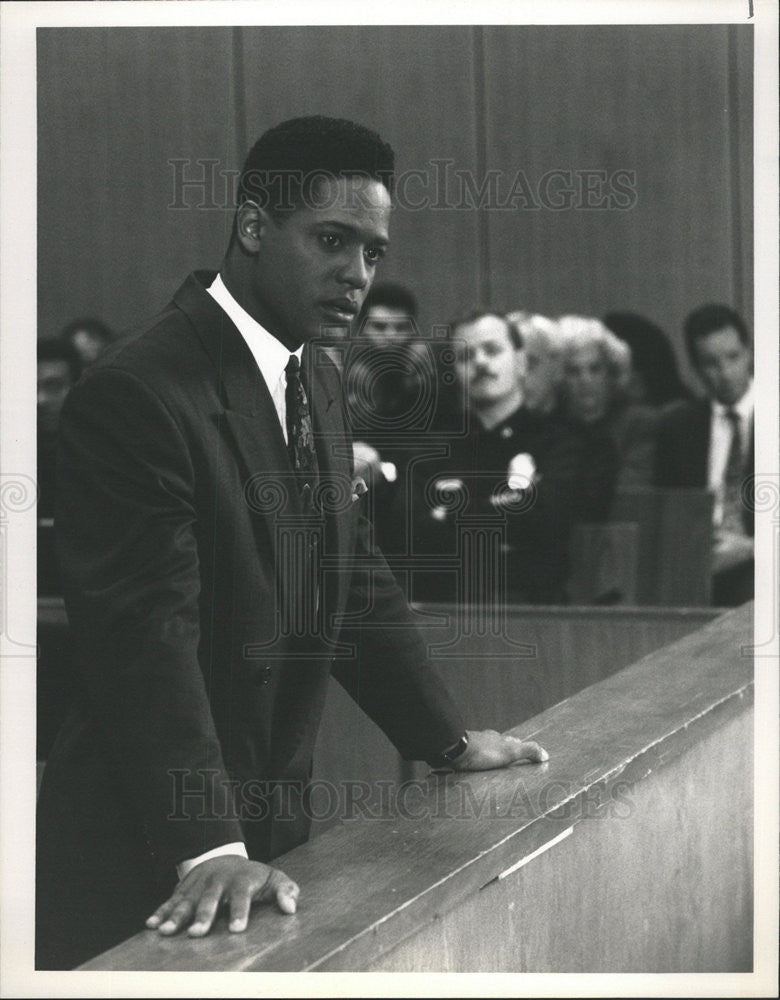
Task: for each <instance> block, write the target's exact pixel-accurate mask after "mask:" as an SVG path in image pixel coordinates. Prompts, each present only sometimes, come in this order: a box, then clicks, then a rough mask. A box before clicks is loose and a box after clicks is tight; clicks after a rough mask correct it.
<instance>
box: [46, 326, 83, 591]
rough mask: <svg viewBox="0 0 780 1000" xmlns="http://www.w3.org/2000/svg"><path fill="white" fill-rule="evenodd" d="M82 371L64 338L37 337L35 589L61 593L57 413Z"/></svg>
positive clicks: (76, 356)
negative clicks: (55, 533)
mask: <svg viewBox="0 0 780 1000" xmlns="http://www.w3.org/2000/svg"><path fill="white" fill-rule="evenodd" d="M80 374H81V361H80V359H79V356H78V353H77V352H76V350H75V348H74V347H73V346H72V345H71V344H69V343H67V342H66V341H63V340H59V339H57V340H39V341H38V435H37V436H38V593H39V594H41V595H43V594H58V593H60V584H59V573H58V572H57V568H56V559H55V553H54V540H53V530H52V529H53V519H54V508H55V504H56V493H57V488H56V474H57V429H58V426H59V421H60V413H61V412H62V407H63V405H64V403H65V399H66V397H67V395H68V393H69V392H70V390H71V388H72V386H74V385H75V384H76V382H77V381H78V378H79V375H80Z"/></svg>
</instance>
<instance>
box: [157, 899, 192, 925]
mask: <svg viewBox="0 0 780 1000" xmlns="http://www.w3.org/2000/svg"><path fill="white" fill-rule="evenodd" d="M192 911H193V904H192V900H191V899H186V898H184V899H180V900H179V901H178V902H177V903H176V905H175V906H174V907H173V909H172V910H171V912H170V913H169V914H168V916H167V917H166V918H165V919H164V921H163V923H161V924H160V926H159V928H158V929H159V931H160V933H161V934H175V933H176V931H178V930H180V929H181V928H182V927H183V926H184V925H185V924H188V923H189V922H190V918H191V917H192Z"/></svg>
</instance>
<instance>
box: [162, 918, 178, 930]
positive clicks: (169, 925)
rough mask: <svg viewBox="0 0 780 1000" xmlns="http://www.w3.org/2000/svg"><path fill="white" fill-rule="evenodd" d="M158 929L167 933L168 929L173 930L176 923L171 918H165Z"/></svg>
mask: <svg viewBox="0 0 780 1000" xmlns="http://www.w3.org/2000/svg"><path fill="white" fill-rule="evenodd" d="M160 930H161V931H164V932H165V933H168V931H175V930H176V924H175V923H174V922H173V921H172V920H166V921H165V923H164V924H162V925H161V926H160Z"/></svg>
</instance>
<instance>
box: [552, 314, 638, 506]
mask: <svg viewBox="0 0 780 1000" xmlns="http://www.w3.org/2000/svg"><path fill="white" fill-rule="evenodd" d="M558 323H559V328H560V331H561V335H562V340H563V371H564V378H563V385H562V390H563V406H564V412H565V414H566V417H567V418H568V419H569V420H570V421H571V422H572V423H573V424H574V425H576V426H578V427H580V428H581V429H588V430H590V431H600V432H605V433H606V434H607V435H608V436H609V437H610V438H611V439H612V441H613V442H614V444H615V446H616V448H617V452H618V457H619V471H618V480H617V487H618V489H627V488H633V487H643V486H650V485H652V481H653V462H654V456H655V430H656V424H657V414H656V412H655V411H654V410H653V409H652V408H651V407H649V406H647V405H644V404H640V403H632V402H631V400H630V397H629V392H628V386H629V380H630V374H631V351H630V349H629V347H628V346H627V345H626V344H624V343H623V342H622V341H621V340H618V338H617V337H615V336H614V334H612V333H610V331H609V330H608V329H607V328H606V327H605V326H604V324H603V323H602V322H601V321H600V320H598V319H591V318H589V317H585V316H563V317H561V319H560V320H559V321H558Z"/></svg>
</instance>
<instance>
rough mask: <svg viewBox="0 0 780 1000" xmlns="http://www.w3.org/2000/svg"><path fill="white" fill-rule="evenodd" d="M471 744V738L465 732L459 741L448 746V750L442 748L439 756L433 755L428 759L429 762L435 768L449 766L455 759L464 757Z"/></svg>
mask: <svg viewBox="0 0 780 1000" xmlns="http://www.w3.org/2000/svg"><path fill="white" fill-rule="evenodd" d="M468 745H469V738H468V735H467V734H466V733H464V734H463V735H462V736H461V738H460V739H459V740H458V742H457V743H453V744H452V746H450V747H447V749H446V750H442V752H441V753H440V754H439V756H438V757H431V758H430V760H428V764H429V765H430V766H431V767H433V768H438V767H448V766H449V765H450V764H452V763H453V761H456V760H457V759H458V757H462V756H463V754H464V753H465V752H466V747H467V746H468Z"/></svg>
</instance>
